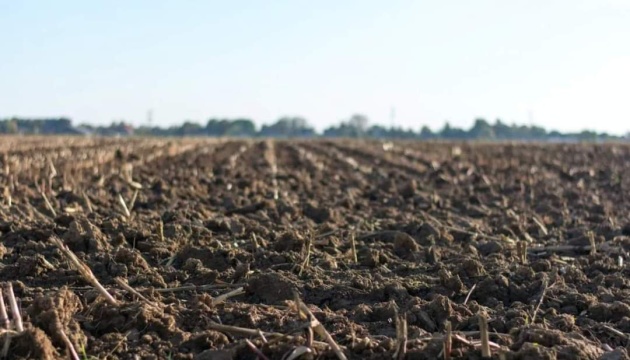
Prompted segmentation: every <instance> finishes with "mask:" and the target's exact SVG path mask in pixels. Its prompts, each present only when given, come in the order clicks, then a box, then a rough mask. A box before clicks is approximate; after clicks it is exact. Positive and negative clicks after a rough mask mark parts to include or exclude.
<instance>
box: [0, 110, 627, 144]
mask: <svg viewBox="0 0 630 360" xmlns="http://www.w3.org/2000/svg"><path fill="white" fill-rule="evenodd" d="M0 133H3V134H77V135H81V134H82V135H104V136H112V135H119V136H120V135H122V136H128V135H137V136H211V137H223V136H229V137H276V138H294V137H308V138H310V137H329V138H335V137H336V138H342V137H343V138H383V139H423V140H429V139H447V140H475V139H476V140H532V141H534V140H551V141H601V140H615V139H622V138H623V137H620V136H613V135H609V134H606V133H597V132H594V131H589V130H585V131H582V132H577V133H561V132H558V131H547V130H546V129H544V128H542V127H539V126H526V125H515V124H510V125H508V124H507V123H505V122H503V121H501V120H500V119H498V120H496V121H495V122H494V123H493V124H491V123H490V122H488V121H487V120H485V119H482V118H479V119H476V120H475V122H474V124H473V125H472V127H470V128H469V129H462V128H458V127H454V126H451V125H450V124H449V123H448V122H447V123H446V124H445V125H444V126H443V127H442V128H441V129H439V130H436V131H433V130H431V129H430V128H429V127H428V126H423V127H421V128H420V129H419V131H414V130H412V129H403V128H401V127H385V126H382V125H370V123H369V120H368V118H367V117H366V116H364V115H361V114H355V115H352V116H350V117H349V118H348V119H346V120H344V121H341V122H340V123H339V124H337V125H334V126H330V127H328V128H326V129H325V130H324V131H323V132H322V133H318V132H317V131H315V129H314V128H313V127H312V126H311V125H310V124H309V123H308V121H307V120H306V119H304V118H302V117H282V118H280V119H278V120H277V121H276V122H275V123H273V124H269V125H263V126H262V127H260V128H257V127H256V125H255V123H254V121H252V120H251V119H244V118H239V119H210V120H208V121H207V122H206V124H205V125H202V124H200V123H197V122H194V121H185V122H184V123H183V124H181V125H177V126H171V127H168V128H163V127H159V126H155V127H151V126H140V127H135V128H134V127H133V126H131V125H129V124H127V123H125V122H124V121H118V122H113V123H112V124H111V125H108V126H92V125H79V126H73V125H72V121H71V120H70V119H68V118H50V119H24V118H9V119H0ZM625 138H627V136H626V137H625Z"/></svg>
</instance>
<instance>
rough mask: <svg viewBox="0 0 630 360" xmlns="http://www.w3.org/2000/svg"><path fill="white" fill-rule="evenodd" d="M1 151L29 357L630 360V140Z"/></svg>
mask: <svg viewBox="0 0 630 360" xmlns="http://www.w3.org/2000/svg"><path fill="white" fill-rule="evenodd" d="M0 140H1V141H0V154H3V155H2V157H0V165H1V166H0V187H1V189H0V190H2V191H0V196H1V198H0V240H1V241H0V282H3V284H4V285H6V284H7V283H9V282H10V283H12V285H13V289H14V292H15V296H16V298H17V299H18V303H19V307H20V309H21V316H22V319H23V322H24V331H19V332H15V331H12V332H7V331H4V330H6V328H5V327H4V322H3V321H0V327H2V328H3V329H4V330H3V331H1V333H2V335H1V336H0V351H1V350H2V344H4V343H5V339H7V338H10V343H9V348H8V351H7V354H8V358H9V359H57V358H68V356H69V354H70V353H69V348H70V346H69V345H68V343H70V344H72V346H73V347H74V348H75V349H76V352H77V353H78V354H79V357H80V358H81V359H200V360H201V359H264V358H265V357H266V358H268V359H283V358H284V359H287V358H292V359H336V358H338V355H337V354H336V353H335V352H334V351H333V349H332V348H331V346H330V345H329V344H328V342H327V340H326V339H325V338H323V337H320V336H319V335H318V332H317V331H313V330H314V329H313V325H314V323H313V322H312V321H311V320H313V319H309V318H308V316H304V312H298V310H297V309H298V307H299V306H298V305H299V303H303V304H305V305H306V307H308V309H309V310H310V312H311V313H312V314H313V316H314V317H315V319H316V320H317V321H319V322H320V323H321V325H323V327H324V328H325V329H326V330H327V332H328V333H329V334H330V337H331V339H333V340H334V342H335V343H336V344H338V346H339V348H340V350H341V352H342V353H343V354H344V356H345V357H347V358H348V359H391V358H392V356H393V355H394V354H395V353H396V352H397V349H398V352H397V355H399V358H400V359H403V358H404V359H438V358H450V359H481V358H482V353H481V342H480V340H481V334H480V318H482V317H486V318H487V319H488V320H487V322H488V330H489V334H488V336H489V341H490V347H491V352H492V358H495V359H608V360H613V359H626V358H628V346H629V342H630V280H628V274H629V269H628V267H627V265H626V262H627V253H628V250H630V199H629V198H628V196H629V193H628V191H629V189H630V167H629V165H628V161H629V159H630V147H629V146H627V145H621V144H608V145H592V144H571V145H569V144H556V145H541V144H455V143H426V142H425V143H420V142H394V143H384V142H379V141H323V140H321V141H306V140H304V141H301V140H299V141H298V140H286V141H277V140H276V141H272V140H236V139H225V140H223V139H222V140H205V139H204V140H202V139H185V140H184V139H176V140H156V139H84V138H45V139H42V138H31V137H23V138H20V137H4V138H2V139H0ZM129 174H131V175H129ZM138 185H139V186H141V189H138V190H137V191H136V189H135V188H137V187H139V186H138ZM119 198H122V199H123V202H124V203H125V205H126V206H127V208H128V210H129V214H130V216H127V214H126V211H125V210H124V208H123V205H121V202H120V199H119ZM134 200H135V201H134ZM46 202H48V203H49V204H50V206H48V205H47V203H46ZM54 239H60V240H61V241H62V243H63V244H65V245H66V246H67V247H68V248H69V249H70V250H71V251H72V252H73V253H74V254H75V255H76V256H77V257H78V258H79V259H80V260H81V261H82V262H83V263H84V264H86V265H87V266H88V267H89V268H90V270H91V272H92V273H93V275H94V277H95V278H96V279H97V280H98V281H99V282H100V283H101V284H103V286H104V287H105V289H106V290H107V292H108V293H109V294H111V295H112V296H113V299H114V301H115V303H112V302H111V301H107V299H106V297H105V296H103V294H101V293H99V292H98V291H97V290H96V289H95V287H94V286H93V284H91V283H90V282H88V281H86V279H85V277H84V276H82V274H81V273H80V272H78V271H77V269H76V267H75V266H73V265H72V263H71V262H70V261H69V260H68V257H67V256H65V255H64V253H63V252H62V251H61V250H60V248H59V247H58V246H56V245H55V244H54V243H53V240H54ZM125 284H128V286H124V285H125ZM3 288H6V286H3ZM239 289H242V291H239ZM225 294H228V295H227V296H222V295H225ZM4 299H5V302H6V299H7V297H6V296H5V297H4ZM7 304H8V303H7ZM10 314H11V312H10ZM10 317H11V318H13V315H11V316H10ZM397 318H398V319H399V320H398V321H397ZM402 319H404V321H403V320H402ZM403 322H404V323H406V329H407V341H406V344H403V345H402V347H403V349H404V350H402V351H401V350H400V343H401V341H402V336H401V334H400V333H398V335H397V329H396V328H397V324H398V326H399V327H400V328H402V324H403ZM447 323H450V325H451V327H452V336H451V342H452V346H451V348H450V349H449V348H447V351H446V352H445V350H444V348H445V347H444V344H445V339H446V333H447V331H446V326H447ZM12 330H15V329H12ZM315 330H316V329H315ZM64 337H67V339H64ZM66 340H68V341H66ZM300 352H304V354H303V355H301V356H299V357H296V355H297V354H299V353H300Z"/></svg>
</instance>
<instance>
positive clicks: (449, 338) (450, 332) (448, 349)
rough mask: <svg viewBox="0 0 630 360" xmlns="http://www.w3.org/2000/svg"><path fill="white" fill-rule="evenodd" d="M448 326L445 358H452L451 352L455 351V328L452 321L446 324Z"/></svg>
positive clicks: (444, 350) (448, 359)
mask: <svg viewBox="0 0 630 360" xmlns="http://www.w3.org/2000/svg"><path fill="white" fill-rule="evenodd" d="M444 327H445V328H446V336H444V348H443V352H444V360H451V352H452V351H453V329H452V326H451V322H450V321H446V324H444Z"/></svg>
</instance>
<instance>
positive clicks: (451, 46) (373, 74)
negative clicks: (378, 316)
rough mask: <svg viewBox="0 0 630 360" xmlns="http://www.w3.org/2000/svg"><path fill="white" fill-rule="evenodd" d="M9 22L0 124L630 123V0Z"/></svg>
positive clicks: (373, 5) (75, 5) (12, 9)
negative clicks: (290, 120)
mask: <svg viewBox="0 0 630 360" xmlns="http://www.w3.org/2000/svg"><path fill="white" fill-rule="evenodd" d="M0 24H2V28H3V30H2V31H1V32H0V52H1V56H0V84H1V86H0V118H3V117H11V116H18V117H57V116H67V117H70V118H72V120H73V122H74V123H75V124H80V123H90V124H108V123H110V122H111V121H113V120H121V119H122V120H125V121H128V122H130V123H132V124H134V125H136V126H137V125H147V112H148V110H152V112H153V125H160V126H169V125H174V124H180V123H182V122H183V121H185V120H192V121H196V122H199V123H201V124H205V123H206V121H207V120H208V119H209V118H213V117H217V118H235V117H246V118H251V119H253V120H254V121H256V123H257V124H258V125H261V124H263V123H272V122H274V121H275V120H277V119H278V118H279V117H282V116H294V115H295V116H298V115H299V116H303V117H305V118H306V119H307V120H308V121H309V122H310V124H311V125H314V126H315V127H316V128H317V129H318V130H322V129H323V128H325V127H327V126H330V125H332V124H336V123H338V122H339V121H341V120H344V119H347V118H349V117H350V116H351V115H352V114H354V113H360V114H365V115H366V116H367V117H368V118H369V119H370V122H371V123H372V124H375V123H379V124H383V125H386V126H389V125H391V124H394V125H396V126H401V127H403V128H412V129H414V130H416V131H418V130H419V129H420V128H421V127H422V126H423V125H427V126H429V127H430V128H432V129H433V130H438V129H440V128H441V127H443V126H444V123H445V122H446V121H448V122H449V123H450V124H451V125H452V126H458V127H464V128H468V127H470V126H471V125H472V123H473V121H474V119H475V118H477V117H482V118H485V119H487V120H488V121H490V122H491V123H494V121H495V120H496V119H497V118H500V119H502V120H503V121H504V122H507V123H517V124H525V125H532V124H535V125H540V126H543V127H545V128H546V129H548V130H560V131H581V130H584V129H589V130H596V131H598V132H609V133H612V134H625V133H626V132H628V131H630V99H628V97H629V96H630V40H629V39H630V0H628V1H623V0H600V1H596V0H590V1H587V0H583V1H579V0H574V1H569V0H555V1H540V0H532V1H517V0H510V1H505V0H503V1H499V0H478V1H464V0H461V1H442V2H437V1H432V2H429V1H424V2H423V1H410V0H409V1H405V0H392V1H387V2H386V1H377V0H363V1H350V0H348V1H329V0H323V1H300V0H295V1H287V0H285V1H246V0H242V1H234V2H226V1H63V0H60V1H28V0H25V1H8V0H0ZM392 108H394V109H395V111H394V114H395V116H394V117H393V118H392V116H391V112H392V111H391V109H392Z"/></svg>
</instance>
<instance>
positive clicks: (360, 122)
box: [348, 114, 370, 134]
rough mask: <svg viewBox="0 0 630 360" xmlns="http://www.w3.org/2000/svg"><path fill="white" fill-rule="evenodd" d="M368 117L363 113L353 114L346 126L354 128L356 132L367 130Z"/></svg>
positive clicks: (360, 132) (361, 132)
mask: <svg viewBox="0 0 630 360" xmlns="http://www.w3.org/2000/svg"><path fill="white" fill-rule="evenodd" d="M369 122H370V121H369V119H368V118H367V116H365V115H361V114H354V115H352V116H351V117H350V119H349V120H348V126H350V127H352V128H354V129H355V130H356V132H357V134H364V133H365V132H366V130H367V127H368V124H369Z"/></svg>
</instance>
